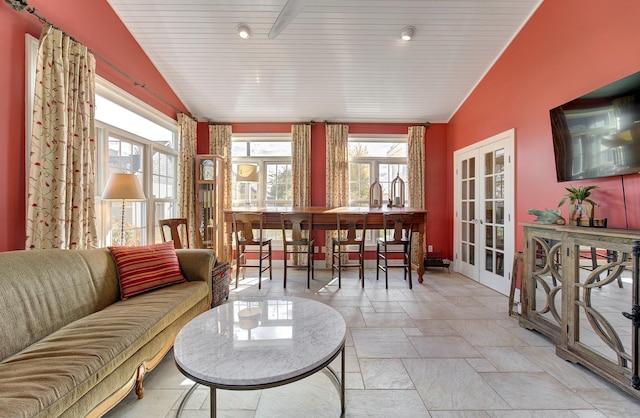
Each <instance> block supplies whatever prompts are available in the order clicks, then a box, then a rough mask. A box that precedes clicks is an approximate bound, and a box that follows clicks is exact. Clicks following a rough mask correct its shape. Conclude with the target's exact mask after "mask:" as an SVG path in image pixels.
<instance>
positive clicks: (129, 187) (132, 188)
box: [102, 173, 146, 245]
mask: <svg viewBox="0 0 640 418" xmlns="http://www.w3.org/2000/svg"><path fill="white" fill-rule="evenodd" d="M102 200H121V201H122V202H121V208H122V212H121V219H120V245H124V205H125V201H127V200H128V201H143V200H146V197H145V195H144V191H143V190H142V186H140V182H139V181H138V178H137V177H136V176H135V174H126V173H114V174H111V176H110V177H109V180H108V181H107V186H106V187H105V188H104V191H103V192H102Z"/></svg>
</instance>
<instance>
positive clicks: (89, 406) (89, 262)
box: [0, 248, 216, 418]
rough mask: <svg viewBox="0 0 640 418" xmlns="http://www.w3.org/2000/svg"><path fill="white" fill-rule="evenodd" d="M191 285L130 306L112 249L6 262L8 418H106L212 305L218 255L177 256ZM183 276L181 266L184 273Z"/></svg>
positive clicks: (2, 342) (1, 372)
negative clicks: (213, 272) (182, 331)
mask: <svg viewBox="0 0 640 418" xmlns="http://www.w3.org/2000/svg"><path fill="white" fill-rule="evenodd" d="M173 251H175V254H174V259H175V256H176V255H177V263H176V266H177V264H178V263H179V271H181V273H182V275H183V276H184V278H183V280H184V279H186V281H184V282H182V283H178V284H171V285H166V286H164V287H161V288H158V289H154V290H150V291H146V292H144V293H141V294H138V295H135V296H132V297H127V298H126V299H124V300H123V299H122V297H121V287H120V286H121V283H120V282H119V270H118V269H119V268H120V265H119V264H118V265H116V260H115V259H114V256H113V254H112V252H111V251H110V250H109V249H106V248H102V249H92V250H33V251H10V252H4V253H0V417H3V418H9V417H83V416H101V415H103V414H104V413H105V412H106V411H108V410H109V409H111V408H112V407H113V406H114V405H116V404H117V403H118V402H119V401H120V400H122V399H123V398H124V397H125V396H126V395H127V394H128V393H129V392H130V391H131V389H132V388H134V387H135V389H136V392H137V395H138V397H139V398H142V396H143V395H144V392H143V386H142V382H143V379H144V376H145V374H146V373H147V372H149V371H150V370H152V369H153V368H154V367H155V366H156V365H157V364H158V363H159V362H160V360H162V358H163V357H164V355H165V354H166V353H167V352H168V351H169V350H170V349H171V347H172V345H173V341H174V339H175V336H176V334H177V333H178V331H179V330H180V329H181V328H182V327H183V326H184V325H185V324H186V323H187V322H188V321H189V320H191V319H192V318H194V317H195V316H197V315H198V314H200V313H201V312H203V311H205V310H207V309H209V308H210V306H211V298H212V296H211V270H212V267H213V265H214V264H215V261H216V257H215V254H214V252H213V251H212V250H205V249H185V250H173ZM176 268H178V267H176Z"/></svg>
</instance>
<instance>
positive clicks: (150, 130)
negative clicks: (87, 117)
mask: <svg viewBox="0 0 640 418" xmlns="http://www.w3.org/2000/svg"><path fill="white" fill-rule="evenodd" d="M96 120H99V121H102V122H104V123H107V124H109V125H111V126H115V127H117V128H120V129H122V130H125V131H127V132H131V133H132V134H135V135H138V136H140V137H142V138H146V139H148V140H150V141H153V142H156V143H158V144H162V145H165V146H169V147H172V148H173V147H174V145H175V144H174V134H173V131H171V130H169V129H167V128H165V127H164V126H161V125H158V124H157V123H155V122H152V121H150V120H149V119H147V118H145V117H142V116H140V115H138V114H136V113H134V112H132V111H130V110H129V109H126V108H124V107H122V106H120V105H118V104H116V103H114V102H112V101H110V100H108V99H105V98H104V97H101V96H99V95H96Z"/></svg>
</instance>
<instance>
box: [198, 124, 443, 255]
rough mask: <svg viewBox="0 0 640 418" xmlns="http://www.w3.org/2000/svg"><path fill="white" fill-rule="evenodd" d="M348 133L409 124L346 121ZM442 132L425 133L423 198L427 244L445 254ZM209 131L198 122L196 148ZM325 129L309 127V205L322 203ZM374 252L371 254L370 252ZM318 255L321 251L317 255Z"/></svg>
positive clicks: (394, 130)
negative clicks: (427, 214) (424, 189)
mask: <svg viewBox="0 0 640 418" xmlns="http://www.w3.org/2000/svg"><path fill="white" fill-rule="evenodd" d="M344 123H345V124H346V125H349V133H352V134H377V135H379V134H388V135H406V134H407V133H408V129H409V126H411V124H398V123H394V124H385V123H377V124H372V123H348V122H344ZM231 129H232V132H233V133H234V134H240V133H290V132H291V123H232V124H231ZM446 132H447V128H446V125H445V124H432V125H431V127H430V128H429V129H428V130H427V133H426V135H425V137H426V138H425V154H426V167H425V171H426V172H425V178H426V185H425V188H426V190H427V199H426V203H425V208H426V209H427V210H429V221H428V222H427V244H428V245H433V249H434V250H435V251H439V250H442V251H443V252H444V253H445V254H447V255H449V254H448V251H449V249H450V248H451V245H452V244H451V237H450V234H448V231H447V223H446V222H444V220H445V219H446V217H447V213H446V207H445V205H444V204H443V202H444V201H445V196H446V195H447V191H446V184H445V182H444V181H443V179H445V178H446V168H447V167H446V158H445V155H446V154H445V153H446ZM208 144H209V131H208V128H207V124H206V123H199V124H198V152H200V153H205V152H207V150H208V147H209V146H208ZM325 144H326V131H325V126H324V124H323V123H315V124H314V125H313V126H312V127H311V154H312V156H313V157H312V161H311V205H312V206H325V205H326V146H325ZM315 238H316V242H317V245H318V246H322V245H324V236H323V235H318V236H316V237H315ZM374 256H375V254H374ZM318 259H322V255H320V256H319V257H318Z"/></svg>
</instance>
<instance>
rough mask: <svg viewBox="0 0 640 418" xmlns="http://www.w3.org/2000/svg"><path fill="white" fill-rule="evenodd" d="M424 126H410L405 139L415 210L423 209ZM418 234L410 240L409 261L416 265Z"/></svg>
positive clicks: (412, 204)
mask: <svg viewBox="0 0 640 418" xmlns="http://www.w3.org/2000/svg"><path fill="white" fill-rule="evenodd" d="M426 131H427V128H426V127H425V126H410V127H409V133H408V137H407V148H408V154H409V155H408V157H407V169H408V172H409V173H408V175H409V206H410V207H412V208H416V209H424V197H425V192H424V184H425V183H424V177H425V171H424V170H425V163H424V161H425V153H424V135H425V132H426ZM419 238H420V237H418V234H414V235H413V239H412V240H411V260H412V261H413V263H416V264H418V246H419V245H424V244H421V243H420V240H419Z"/></svg>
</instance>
